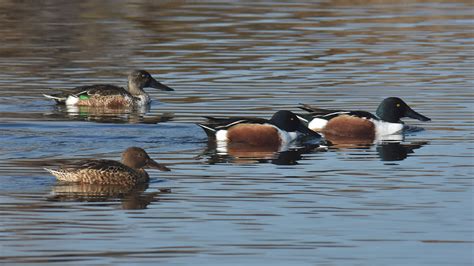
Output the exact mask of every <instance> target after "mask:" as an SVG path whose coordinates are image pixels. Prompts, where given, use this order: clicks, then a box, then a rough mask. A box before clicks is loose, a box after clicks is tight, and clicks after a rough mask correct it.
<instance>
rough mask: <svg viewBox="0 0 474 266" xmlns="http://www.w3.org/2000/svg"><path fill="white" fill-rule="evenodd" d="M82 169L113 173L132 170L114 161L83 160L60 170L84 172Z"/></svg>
mask: <svg viewBox="0 0 474 266" xmlns="http://www.w3.org/2000/svg"><path fill="white" fill-rule="evenodd" d="M82 169H93V170H98V171H111V172H118V171H127V172H128V171H131V170H132V169H131V168H130V167H128V166H126V165H123V164H122V163H120V162H117V161H113V160H83V161H79V162H77V163H71V164H68V165H64V166H62V167H61V169H60V170H65V171H74V170H82Z"/></svg>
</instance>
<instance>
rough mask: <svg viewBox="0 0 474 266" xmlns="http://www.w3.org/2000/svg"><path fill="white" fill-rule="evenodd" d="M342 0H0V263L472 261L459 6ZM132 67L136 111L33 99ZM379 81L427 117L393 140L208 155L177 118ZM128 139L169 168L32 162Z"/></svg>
mask: <svg viewBox="0 0 474 266" xmlns="http://www.w3.org/2000/svg"><path fill="white" fill-rule="evenodd" d="M352 2H353V1H332V2H325V1H321V2H300V3H293V2H291V1H279V2H267V1H258V2H232V3H227V2H216V1H212V2H201V1H200V2H197V3H194V2H189V3H186V2H157V3H151V2H148V1H100V2H98V1H81V2H78V1H41V2H40V1H33V2H24V3H23V2H22V3H18V2H17V1H2V2H0V14H2V15H1V16H0V33H1V36H2V42H1V44H0V58H1V60H0V132H1V133H0V134H1V135H0V151H1V152H0V180H1V186H0V211H1V218H0V236H1V237H0V262H1V263H5V264H9V263H19V264H24V263H38V264H48V265H49V264H59V265H62V264H64V263H72V264H95V265H96V264H114V265H115V264H155V263H156V262H162V263H166V264H171V265H189V264H195V265H200V264H207V265H222V264H234V265H237V264H239V265H242V264H254V265H255V264H258V265H266V264H271V265H315V264H321V265H341V264H349V265H354V264H356V265H433V264H438V265H470V264H472V263H473V257H474V256H473V248H474V247H473V242H474V236H473V218H474V209H473V206H474V204H473V198H472V195H473V179H472V176H473V167H472V165H473V159H472V158H473V157H472V155H473V148H474V147H473V144H472V143H473V142H472V140H473V133H474V131H473V124H472V122H473V111H474V110H473V98H472V86H473V78H472V77H473V76H472V70H473V63H472V62H473V61H472V45H473V42H472V41H473V35H472V30H473V28H472V23H473V20H472V15H471V13H472V3H471V2H470V1H457V2H453V1H405V2H401V3H398V2H393V1H363V2H358V3H352ZM136 68H143V69H147V70H148V71H150V72H151V73H152V75H153V76H154V77H156V78H157V79H158V80H160V81H161V82H163V83H164V84H166V85H168V86H170V87H172V88H174V89H175V91H174V92H169V93H168V92H159V91H155V90H152V89H150V90H148V92H149V93H150V95H151V96H152V98H153V99H154V102H153V103H152V105H151V108H150V110H145V111H147V112H139V111H138V112H128V111H127V110H119V111H116V112H115V113H108V114H106V115H104V114H103V113H101V112H96V111H95V110H89V109H80V110H67V109H65V108H61V107H56V106H54V104H53V103H52V102H51V101H49V100H47V99H45V98H43V97H42V93H45V92H51V90H54V89H61V88H72V87H75V86H77V85H86V84H95V83H112V84H117V85H123V86H124V85H125V84H126V75H127V73H128V72H129V71H130V70H131V69H136ZM50 88H51V89H50ZM387 96H398V97H401V98H403V99H404V100H405V101H406V102H408V104H409V105H410V106H411V107H413V108H414V109H415V110H416V111H418V112H420V113H422V114H424V115H426V116H428V117H430V118H431V119H432V121H431V122H429V123H422V122H419V121H414V120H411V119H407V120H406V122H407V123H408V124H410V125H411V126H413V127H418V128H420V127H422V128H424V129H425V130H422V131H413V132H409V133H408V134H406V135H405V136H404V139H403V140H402V141H401V142H396V143H384V144H369V145H367V144H366V145H344V144H339V145H334V146H330V147H329V148H328V149H327V150H325V149H320V148H314V147H311V146H310V147H309V148H304V147H303V148H294V149H292V150H290V151H287V152H283V153H281V154H273V153H268V152H260V153H253V154H242V153H235V154H227V155H222V154H218V153H216V152H215V151H214V150H213V147H210V146H208V143H207V138H206V136H205V134H204V132H203V131H202V130H201V129H200V128H199V127H197V126H196V125H195V124H194V123H196V122H199V121H203V120H202V118H201V116H203V115H214V116H218V115H226V116H227V115H252V116H260V117H269V116H271V114H272V113H273V112H275V110H280V109H289V110H293V111H297V110H298V109H297V108H296V107H297V105H298V104H299V103H309V104H313V105H317V106H319V107H323V108H350V109H361V110H368V111H374V110H375V109H376V107H377V105H378V104H379V102H380V101H381V100H382V99H383V98H385V97H387ZM129 146H140V147H143V148H144V149H146V150H147V151H148V152H149V153H150V155H151V157H152V158H155V159H156V160H158V161H159V162H162V163H164V164H166V165H167V166H169V167H170V168H171V169H172V171H171V172H158V171H155V170H150V171H149V173H150V175H151V178H152V180H151V182H150V183H149V184H147V185H145V186H142V187H138V188H134V189H123V188H116V187H109V186H105V187H98V186H85V185H83V186H81V185H65V184H60V183H57V182H56V181H55V180H54V178H53V177H51V176H50V175H49V174H48V173H47V172H45V171H44V170H43V167H47V166H56V165H59V164H61V163H64V162H68V161H70V160H76V159H82V158H107V159H114V160H118V159H119V156H120V153H121V152H122V151H123V150H124V149H125V148H127V147H129Z"/></svg>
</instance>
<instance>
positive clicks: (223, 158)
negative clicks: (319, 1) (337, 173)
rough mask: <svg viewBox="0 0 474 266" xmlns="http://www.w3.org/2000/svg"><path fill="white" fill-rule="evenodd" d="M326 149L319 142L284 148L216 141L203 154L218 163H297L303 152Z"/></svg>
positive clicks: (213, 162) (208, 159) (210, 143)
mask: <svg viewBox="0 0 474 266" xmlns="http://www.w3.org/2000/svg"><path fill="white" fill-rule="evenodd" d="M322 150H326V147H323V146H320V145H319V144H308V145H306V146H303V147H294V148H293V147H292V148H287V149H284V150H281V149H279V148H278V147H257V146H252V145H242V144H239V145H228V146H226V149H223V148H222V147H219V146H218V145H216V143H215V142H209V143H208V147H207V148H206V150H205V151H204V152H203V153H202V154H201V156H205V157H207V163H208V164H218V163H239V164H248V163H272V164H276V165H295V164H297V163H298V161H299V160H301V159H302V155H303V154H307V153H311V152H315V151H322Z"/></svg>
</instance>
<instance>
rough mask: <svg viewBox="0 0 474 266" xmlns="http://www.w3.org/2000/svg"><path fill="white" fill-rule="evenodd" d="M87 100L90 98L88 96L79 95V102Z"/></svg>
mask: <svg viewBox="0 0 474 266" xmlns="http://www.w3.org/2000/svg"><path fill="white" fill-rule="evenodd" d="M89 98H90V96H89V95H87V94H81V95H79V99H80V100H89Z"/></svg>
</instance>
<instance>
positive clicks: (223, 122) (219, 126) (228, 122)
mask: <svg viewBox="0 0 474 266" xmlns="http://www.w3.org/2000/svg"><path fill="white" fill-rule="evenodd" d="M204 118H206V119H207V120H208V121H207V123H200V124H198V126H200V127H201V128H202V129H204V132H206V135H207V136H208V137H210V138H214V137H215V133H216V132H217V131H218V130H226V129H228V128H229V127H232V126H235V125H238V124H244V123H252V124H264V123H268V120H266V119H263V118H257V117H229V118H220V117H211V116H205V117H204Z"/></svg>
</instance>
